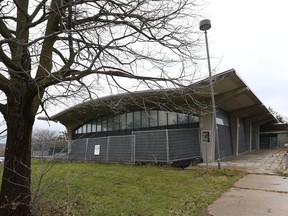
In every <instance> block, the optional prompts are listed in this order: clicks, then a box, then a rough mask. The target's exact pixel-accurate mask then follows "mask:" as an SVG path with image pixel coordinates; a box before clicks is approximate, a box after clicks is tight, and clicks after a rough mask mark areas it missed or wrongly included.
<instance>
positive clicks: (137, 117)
mask: <svg viewBox="0 0 288 216" xmlns="http://www.w3.org/2000/svg"><path fill="white" fill-rule="evenodd" d="M133 118H134V128H140V127H141V124H140V123H141V113H140V111H137V112H134V115H133Z"/></svg>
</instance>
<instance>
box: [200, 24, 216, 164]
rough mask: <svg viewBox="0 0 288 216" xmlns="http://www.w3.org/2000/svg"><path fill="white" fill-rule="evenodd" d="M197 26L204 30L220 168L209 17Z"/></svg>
mask: <svg viewBox="0 0 288 216" xmlns="http://www.w3.org/2000/svg"><path fill="white" fill-rule="evenodd" d="M199 28H200V30H201V31H204V33H205V42H206V52H207V61H208V69H209V83H210V94H211V101H212V113H213V127H214V140H215V147H216V148H217V156H218V158H217V162H218V169H221V164H220V146H219V137H218V126H217V122H216V105H215V96H214V87H213V82H212V73H211V64H210V56H209V47H208V37H207V30H209V29H210V28H211V21H210V20H209V19H204V20H202V21H201V22H200V24H199ZM206 148H207V147H206ZM206 161H207V158H206Z"/></svg>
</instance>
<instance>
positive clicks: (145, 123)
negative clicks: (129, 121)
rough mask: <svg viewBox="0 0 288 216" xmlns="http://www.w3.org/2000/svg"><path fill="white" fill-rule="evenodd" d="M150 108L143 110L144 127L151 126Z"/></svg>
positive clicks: (142, 123)
mask: <svg viewBox="0 0 288 216" xmlns="http://www.w3.org/2000/svg"><path fill="white" fill-rule="evenodd" d="M148 115H149V110H146V111H145V110H143V111H141V126H142V128H145V127H149V116H148Z"/></svg>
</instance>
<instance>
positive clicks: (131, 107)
mask: <svg viewBox="0 0 288 216" xmlns="http://www.w3.org/2000/svg"><path fill="white" fill-rule="evenodd" d="M212 79H213V82H214V91H215V102H216V106H217V108H218V109H222V110H225V111H227V112H235V113H238V114H239V116H240V117H243V118H250V119H252V120H253V121H255V122H257V123H259V124H264V121H262V120H263V119H265V120H266V121H265V123H269V122H271V123H276V122H277V120H276V119H275V117H274V116H273V115H272V114H271V112H270V111H269V110H268V109H267V108H266V107H265V106H264V105H263V104H262V102H261V101H260V100H259V99H258V98H257V97H256V96H255V94H254V93H253V92H252V91H251V90H250V89H249V88H248V87H247V85H246V84H245V83H244V82H243V81H242V79H241V78H240V77H239V76H238V75H237V74H236V72H235V70H234V69H231V70H228V71H225V72H223V73H220V74H217V75H215V76H213V77H212ZM142 109H161V110H167V111H174V112H183V113H186V114H194V115H203V114H205V113H208V112H211V95H210V86H209V79H208V78H207V79H204V80H201V81H199V82H196V83H194V84H192V85H190V86H187V87H184V88H178V89H176V88H175V89H161V90H147V91H139V92H133V93H124V94H117V95H111V96H107V97H103V98H98V99H94V100H91V101H88V102H84V103H81V104H78V105H76V106H73V107H71V108H69V109H66V110H64V111H62V112H60V113H58V114H56V115H54V116H51V117H50V118H47V117H44V118H43V117H40V118H39V119H43V120H53V121H58V122H60V123H62V124H63V125H65V126H66V127H70V128H76V127H78V126H80V125H82V124H84V123H86V122H87V121H89V120H91V119H96V118H99V117H101V116H105V115H110V114H111V115H112V114H120V113H123V112H129V111H136V110H142ZM257 116H258V117H257Z"/></svg>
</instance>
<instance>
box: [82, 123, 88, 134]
mask: <svg viewBox="0 0 288 216" xmlns="http://www.w3.org/2000/svg"><path fill="white" fill-rule="evenodd" d="M86 126H87V125H86V124H85V125H83V126H82V132H83V133H86V132H87V130H86V128H87V127H86Z"/></svg>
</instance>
